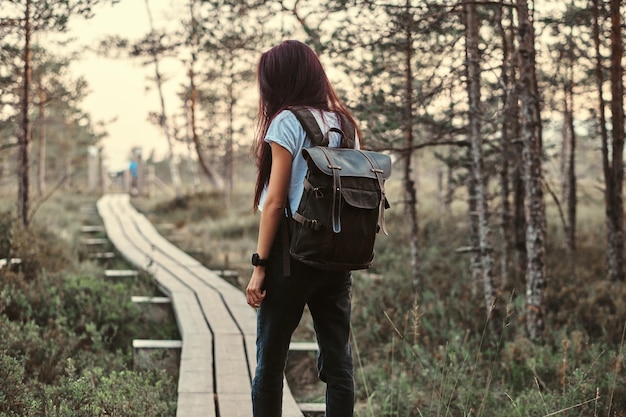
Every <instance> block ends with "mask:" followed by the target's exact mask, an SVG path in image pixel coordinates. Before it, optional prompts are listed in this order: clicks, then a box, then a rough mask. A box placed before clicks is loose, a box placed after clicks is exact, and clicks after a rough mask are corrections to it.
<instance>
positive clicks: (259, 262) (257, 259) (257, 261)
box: [252, 253, 269, 266]
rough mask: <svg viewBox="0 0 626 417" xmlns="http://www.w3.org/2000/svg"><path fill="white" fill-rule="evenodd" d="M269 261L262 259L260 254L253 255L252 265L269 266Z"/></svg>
mask: <svg viewBox="0 0 626 417" xmlns="http://www.w3.org/2000/svg"><path fill="white" fill-rule="evenodd" d="M268 261H269V259H261V257H260V256H259V254H258V253H253V254H252V265H254V266H267V263H268Z"/></svg>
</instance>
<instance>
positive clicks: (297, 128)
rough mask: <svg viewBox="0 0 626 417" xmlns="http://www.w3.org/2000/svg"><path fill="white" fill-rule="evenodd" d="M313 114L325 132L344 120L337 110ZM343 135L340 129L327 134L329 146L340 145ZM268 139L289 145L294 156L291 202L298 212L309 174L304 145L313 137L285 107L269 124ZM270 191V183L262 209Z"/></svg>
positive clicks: (284, 145)
mask: <svg viewBox="0 0 626 417" xmlns="http://www.w3.org/2000/svg"><path fill="white" fill-rule="evenodd" d="M313 115H314V116H315V120H317V124H318V125H320V128H321V130H322V133H326V132H327V131H328V130H329V129H330V128H333V127H334V128H340V127H341V122H340V120H339V117H337V115H336V114H335V113H332V112H326V111H322V110H313ZM340 141H341V137H340V135H339V133H337V132H331V133H330V134H329V135H328V142H329V143H328V146H330V147H337V146H339V145H340ZM265 142H267V143H272V142H274V143H276V144H278V145H280V146H282V147H283V148H285V149H287V150H288V151H289V153H290V154H291V157H292V163H291V182H290V184H289V205H290V207H291V212H292V213H295V212H296V210H297V209H298V205H299V204H300V199H301V198H302V193H303V192H304V176H305V175H306V170H307V164H306V160H305V159H304V157H303V156H302V149H304V148H309V147H310V146H311V141H310V140H309V139H308V138H307V137H306V131H305V130H304V127H302V125H301V124H300V122H299V121H298V119H297V118H296V116H295V115H294V114H293V113H292V112H291V111H289V110H283V111H282V112H280V113H279V114H277V115H276V117H275V118H274V120H272V123H271V124H270V126H269V128H268V130H267V134H266V135H265ZM354 147H355V148H356V149H360V146H359V141H358V140H355V144H354ZM266 195H267V187H266V188H265V190H263V193H262V194H261V199H260V201H259V210H263V203H264V202H265V197H266Z"/></svg>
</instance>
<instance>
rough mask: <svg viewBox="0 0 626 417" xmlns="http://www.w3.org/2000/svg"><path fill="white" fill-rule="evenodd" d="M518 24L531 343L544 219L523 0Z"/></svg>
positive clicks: (542, 281) (539, 318)
mask: <svg viewBox="0 0 626 417" xmlns="http://www.w3.org/2000/svg"><path fill="white" fill-rule="evenodd" d="M517 14H518V21H519V29H518V39H519V50H518V52H519V69H520V80H519V82H520V90H519V91H520V101H521V119H522V126H521V135H522V136H521V138H522V141H523V144H524V149H523V161H524V181H525V198H526V213H527V216H526V220H527V226H526V250H527V268H526V330H527V331H528V335H529V337H530V338H531V339H532V340H536V339H539V338H540V337H541V332H542V331H543V329H544V319H545V301H544V300H545V297H544V289H545V287H546V266H545V241H546V215H545V202H544V199H543V181H542V166H541V152H542V148H541V142H542V141H541V129H540V125H539V113H538V112H537V109H538V104H537V102H538V100H539V97H538V96H537V94H536V89H535V88H534V87H535V85H534V79H535V75H534V74H535V67H534V58H533V57H534V55H535V46H534V43H533V39H534V35H533V32H534V29H533V24H532V22H531V21H530V19H529V10H528V3H527V0H517Z"/></svg>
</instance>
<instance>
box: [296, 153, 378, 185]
mask: <svg viewBox="0 0 626 417" xmlns="http://www.w3.org/2000/svg"><path fill="white" fill-rule="evenodd" d="M302 156H304V159H306V160H307V161H308V162H309V164H310V163H313V164H315V166H316V167H317V169H319V170H320V171H322V172H323V173H325V174H326V175H333V172H332V171H333V169H332V167H331V164H334V165H336V166H338V167H339V169H338V175H339V176H340V177H368V178H373V179H376V178H377V175H376V173H375V172H374V171H372V165H371V163H370V162H369V161H370V160H372V161H373V162H374V163H375V164H376V165H377V166H378V168H379V169H381V170H382V178H383V180H386V179H388V178H389V176H390V175H391V158H390V157H389V155H385V154H383V153H380V152H373V151H364V150H357V149H347V148H327V147H322V146H314V147H311V148H306V149H303V150H302ZM329 158H330V159H329Z"/></svg>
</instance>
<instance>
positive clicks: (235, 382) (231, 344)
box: [214, 334, 251, 394]
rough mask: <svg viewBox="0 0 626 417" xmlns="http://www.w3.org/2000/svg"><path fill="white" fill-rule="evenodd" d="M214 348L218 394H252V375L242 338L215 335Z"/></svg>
mask: <svg viewBox="0 0 626 417" xmlns="http://www.w3.org/2000/svg"><path fill="white" fill-rule="evenodd" d="M214 347H215V360H214V363H215V373H216V376H217V393H218V394H220V393H229V394H232V393H236V394H244V393H247V394H250V387H251V381H250V373H249V369H248V364H247V360H246V355H245V351H244V348H243V340H242V336H241V335H240V334H239V335H215V336H214Z"/></svg>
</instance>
